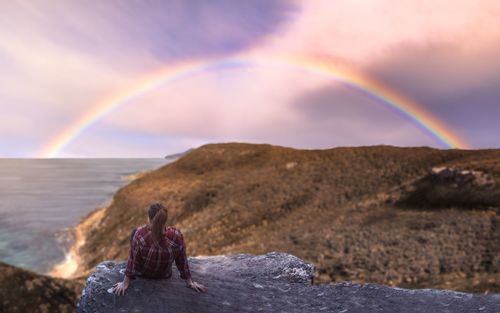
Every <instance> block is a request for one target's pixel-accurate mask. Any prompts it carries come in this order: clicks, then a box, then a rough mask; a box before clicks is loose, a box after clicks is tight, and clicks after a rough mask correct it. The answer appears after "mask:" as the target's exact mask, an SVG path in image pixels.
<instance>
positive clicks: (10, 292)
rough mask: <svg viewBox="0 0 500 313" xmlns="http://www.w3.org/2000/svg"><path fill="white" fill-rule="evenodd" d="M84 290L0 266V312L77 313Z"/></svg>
mask: <svg viewBox="0 0 500 313" xmlns="http://www.w3.org/2000/svg"><path fill="white" fill-rule="evenodd" d="M83 286H84V281H79V280H66V279H56V278H52V277H49V276H44V275H39V274H36V273H33V272H30V271H27V270H23V269H20V268H17V267H14V266H10V265H8V264H5V263H2V262H0V312H2V313H25V312H40V313H51V312H60V313H65V312H74V311H75V308H76V304H77V302H78V298H79V296H80V293H81V290H82V288H83Z"/></svg>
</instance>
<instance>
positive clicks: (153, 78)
mask: <svg viewBox="0 0 500 313" xmlns="http://www.w3.org/2000/svg"><path fill="white" fill-rule="evenodd" d="M244 66H245V67H273V68H282V69H288V70H290V69H292V70H302V71H305V72H308V73H311V74H314V75H323V76H326V77H329V78H331V79H333V80H336V81H339V82H342V83H344V84H346V85H348V86H350V87H352V88H354V89H356V90H358V91H360V92H362V93H365V94H367V95H368V96H371V97H373V98H375V99H377V100H379V102H381V103H384V104H385V105H387V106H389V107H390V108H392V109H395V110H396V111H398V112H399V113H401V114H402V115H404V116H406V117H407V118H408V119H409V120H411V121H412V122H413V123H414V124H415V125H417V126H418V127H419V128H420V129H422V130H423V131H424V132H426V133H427V134H429V135H430V136H432V137H433V138H435V139H436V140H437V141H438V142H439V143H441V145H443V146H444V147H446V148H462V149H466V148H468V145H467V143H465V141H464V140H463V139H461V138H459V137H458V136H457V135H456V134H455V133H454V132H453V131H452V130H451V129H450V128H449V127H448V126H447V125H445V123H443V122H442V121H440V120H439V119H438V118H436V117H435V116H433V115H431V114H430V113H429V112H427V111H425V110H424V109H423V108H421V107H420V106H419V105H417V104H416V103H415V102H413V101H411V100H410V99H408V98H405V97H403V96H402V95H400V94H398V93H397V92H396V91H394V90H391V89H389V88H388V87H386V86H384V85H382V84H380V83H378V82H376V81H374V80H373V79H371V78H369V77H368V76H366V75H362V74H361V73H357V72H355V71H353V70H350V69H347V68H344V67H341V66H339V65H337V64H335V63H332V62H330V61H328V60H324V59H318V58H315V59H309V58H297V57H281V58H279V59H273V58H269V57H266V58H251V57H248V58H229V59H222V60H216V61H203V62H200V61H194V62H193V61H191V62H187V63H184V64H177V65H174V66H168V67H166V68H165V69H162V70H159V71H157V72H155V73H152V74H149V75H146V76H145V77H143V78H141V79H139V80H137V82H136V83H134V84H133V85H132V86H129V87H128V88H125V89H123V90H119V91H118V92H115V93H113V94H111V95H109V96H108V97H105V98H103V99H102V100H100V101H98V102H97V103H96V104H95V105H93V106H92V107H91V109H90V110H88V111H87V112H85V113H84V114H83V115H82V116H81V117H80V118H78V119H77V120H76V121H74V122H73V123H72V124H70V125H69V126H68V127H66V128H65V129H64V130H63V131H61V132H60V133H59V134H58V135H57V136H55V137H54V138H53V139H52V140H50V141H49V143H48V144H47V145H46V146H45V147H44V148H43V149H42V151H41V152H40V153H39V155H40V156H41V157H48V158H51V157H56V156H58V155H59V154H60V153H61V152H62V151H63V150H64V148H66V147H67V146H68V145H69V144H70V143H71V142H73V141H74V140H75V139H77V138H78V137H79V136H80V135H81V134H82V133H84V132H85V131H86V130H87V129H89V128H90V127H91V126H92V125H94V124H95V123H97V122H98V121H100V120H101V119H103V118H104V117H105V116H107V115H108V114H110V113H112V112H113V111H114V110H117V109H119V108H120V107H122V106H124V105H126V104H127V103H130V102H131V101H133V100H134V99H137V98H140V97H141V96H142V95H144V94H146V93H148V92H150V91H151V90H153V89H155V88H157V87H159V86H165V85H167V84H169V83H172V82H175V81H178V80H180V79H184V78H187V77H189V76H192V75H196V74H199V73H203V72H207V71H212V70H217V69H223V68H228V67H244Z"/></svg>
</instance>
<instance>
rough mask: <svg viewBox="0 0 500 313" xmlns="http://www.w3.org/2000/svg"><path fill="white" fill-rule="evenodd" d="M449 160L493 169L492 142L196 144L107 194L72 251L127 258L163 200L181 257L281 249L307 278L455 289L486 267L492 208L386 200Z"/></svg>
mask: <svg viewBox="0 0 500 313" xmlns="http://www.w3.org/2000/svg"><path fill="white" fill-rule="evenodd" d="M448 164H451V165H455V166H457V165H460V166H462V167H464V168H470V169H476V170H478V169H479V170H483V171H486V172H488V173H490V174H491V175H493V176H494V177H495V178H496V179H498V178H499V177H500V175H499V174H500V151H497V150H481V151H460V150H447V151H444V150H436V149H430V148H396V147H390V146H374V147H359V148H336V149H326V150H297V149H292V148H286V147H280V146H272V145H267V144H261V145H258V144H245V143H225V144H209V145H204V146H202V147H200V148H198V149H195V150H193V151H191V152H190V153H188V154H187V155H185V156H183V157H182V158H180V159H178V160H177V161H175V162H173V163H171V164H169V165H167V166H165V167H163V168H161V169H158V170H157V171H154V172H151V173H147V174H146V175H144V176H142V177H140V178H139V179H137V180H135V181H133V182H131V183H130V184H129V185H128V186H126V187H124V188H122V189H121V190H119V191H118V192H117V193H116V194H115V197H114V199H113V203H112V204H111V206H110V207H109V208H107V209H106V211H105V214H104V217H103V219H102V220H101V222H100V223H101V224H100V227H99V228H95V229H94V230H92V231H91V232H90V233H89V234H88V235H87V238H86V242H85V244H84V245H83V247H82V249H81V250H80V252H81V256H82V259H83V261H84V268H83V269H82V270H88V269H91V268H92V267H93V266H95V265H96V264H97V263H98V262H100V261H102V260H105V259H126V258H127V254H128V248H129V247H128V244H129V241H128V239H129V235H130V231H131V229H132V228H134V227H136V226H138V225H140V224H144V223H146V221H147V215H146V210H147V206H148V204H149V203H151V202H153V201H162V202H163V203H164V204H166V205H167V207H168V208H169V223H170V224H174V225H176V226H178V227H180V228H181V229H182V231H183V232H184V234H185V237H186V240H187V243H188V254H190V255H197V254H204V255H206V254H224V253H237V252H246V253H264V252H267V251H285V252H290V253H293V254H296V255H298V256H299V257H302V258H304V259H306V260H308V261H310V262H313V263H314V264H315V266H316V267H317V277H316V281H318V282H329V281H340V280H352V281H357V282H367V281H369V282H377V283H385V284H388V285H399V286H403V285H404V286H407V287H408V286H410V287H411V286H413V287H419V286H424V285H425V286H429V287H437V288H448V289H458V290H462V289H464V286H465V285H466V282H467V281H468V279H471V278H470V277H472V276H473V275H480V276H481V277H490V278H491V277H493V278H494V277H497V276H494V275H495V273H498V271H499V269H500V268H499V266H500V265H499V264H500V262H499V261H500V260H499V259H498V258H499V257H498V256H499V255H500V253H498V252H500V251H498V249H499V248H498V247H499V246H500V244H499V243H500V237H499V231H500V230H499V229H498V227H497V225H498V222H499V215H498V210H499V208H498V206H495V203H493V206H491V203H488V205H487V206H486V207H487V208H486V209H484V208H483V210H481V211H477V210H463V209H460V208H455V205H456V203H452V202H450V204H451V208H444V209H440V210H435V208H434V207H433V203H432V202H430V203H426V204H425V205H423V206H422V207H418V206H417V207H416V209H407V208H401V207H399V206H397V205H396V203H398V201H399V200H400V199H402V197H408V195H409V193H410V192H412V191H415V190H418V188H417V187H418V186H417V185H416V184H417V183H418V182H420V181H421V179H424V177H426V175H428V173H429V170H430V169H431V168H432V167H433V166H438V165H448ZM475 192H476V191H475V190H471V191H470V195H473V194H474V193H475ZM451 196H453V197H455V195H447V197H448V198H446V197H444V198H443V199H447V200H446V201H451V200H452V199H453V197H451ZM450 197H451V198H450ZM417 198H418V197H417ZM443 199H441V200H443ZM481 199H483V198H482V196H481V197H477V199H476V200H474V201H475V202H474V203H473V204H472V207H474V206H476V205H479V204H481V203H480V202H481ZM461 277H462V278H461ZM479 281H483V282H484V284H482V283H478V284H476V285H475V287H474V288H475V289H474V290H475V291H486V290H490V291H491V290H497V291H500V282H498V281H497V280H496V278H494V281H493V282H491V279H489V280H488V279H486V278H485V279H481V280H479ZM450 282H452V284H451V285H450V284H449V283H450Z"/></svg>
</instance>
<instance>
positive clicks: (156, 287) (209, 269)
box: [77, 252, 500, 313]
mask: <svg viewBox="0 0 500 313" xmlns="http://www.w3.org/2000/svg"><path fill="white" fill-rule="evenodd" d="M189 264H190V268H191V272H192V275H193V278H194V280H195V281H198V282H200V283H202V284H204V285H205V286H206V287H207V288H208V291H207V292H206V293H196V292H195V291H194V290H191V289H189V288H187V287H186V285H185V283H184V281H182V280H181V279H180V278H179V274H178V272H177V271H176V270H174V274H173V275H172V278H170V279H144V278H137V279H135V280H133V281H132V282H131V284H130V286H129V288H128V290H127V292H126V294H125V296H116V295H114V294H113V293H112V292H111V288H112V286H113V284H115V283H116V282H119V281H122V279H123V273H124V270H125V266H126V263H125V262H115V261H105V262H102V263H100V264H99V265H98V266H97V267H96V270H95V272H94V273H93V274H92V275H91V276H90V277H89V278H88V279H87V282H86V286H85V288H84V290H83V292H82V295H81V298H80V302H79V304H78V310H77V311H78V312H79V313H90V312H92V313H100V312H103V313H104V312H148V313H156V312H343V313H344V312H345V313H347V312H426V313H433V312H492V313H493V312H500V295H473V294H466V293H461V292H453V291H447V290H432V289H421V290H409V289H401V288H391V287H386V286H381V285H376V284H352V283H348V282H341V283H337V284H328V285H327V284H325V285H312V277H313V273H314V267H313V266H312V265H311V264H310V263H306V262H304V261H302V260H301V259H299V258H297V257H295V256H293V255H290V254H286V253H277V252H271V253H268V254H265V255H249V254H235V255H226V256H205V257H194V258H189Z"/></svg>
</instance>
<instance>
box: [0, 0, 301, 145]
mask: <svg viewBox="0 0 500 313" xmlns="http://www.w3.org/2000/svg"><path fill="white" fill-rule="evenodd" d="M0 10H1V11H2V14H3V18H2V20H0V68H1V71H0V72H1V74H0V106H1V108H2V111H3V114H4V116H6V117H7V116H9V117H11V120H12V121H15V120H18V119H20V118H28V119H29V120H30V122H31V124H32V125H37V127H36V132H35V130H34V129H35V128H25V127H22V126H21V124H17V123H5V124H3V125H0V133H2V132H3V133H11V134H12V136H24V135H26V136H27V137H29V136H31V137H32V138H36V139H37V140H35V141H33V140H30V145H33V142H35V145H34V146H31V149H32V153H35V151H38V150H39V149H40V147H42V146H44V144H45V143H46V142H48V141H49V140H50V139H51V138H52V137H54V136H55V135H57V134H58V133H59V132H60V131H62V130H63V129H65V128H66V127H67V126H68V125H70V124H71V123H73V121H74V120H76V119H78V117H79V116H81V115H82V114H84V113H85V112H86V111H88V110H89V109H90V108H91V107H92V105H94V104H95V102H96V101H98V100H99V99H102V98H103V97H105V96H107V95H108V94H109V93H110V92H112V91H114V90H117V89H119V88H122V86H127V85H130V83H131V82H132V81H134V80H135V79H137V77H140V76H143V75H145V74H146V73H149V72H151V71H153V70H155V69H157V68H159V67H165V66H166V65H168V64H174V63H177V62H179V61H182V60H185V59H192V58H206V57H213V56H215V55H223V54H226V53H233V52H237V51H240V50H242V49H245V48H247V47H249V46H252V45H255V44H257V43H258V42H259V40H260V39H261V38H262V37H265V36H267V35H269V34H270V33H272V32H273V31H274V30H275V29H277V28H279V27H282V26H283V25H284V24H285V23H286V22H287V20H288V19H289V18H290V14H292V13H293V10H294V6H293V5H292V4H290V3H289V2H285V1H282V0H273V1H260V0H256V1H245V2H239V1H238V2H236V1H212V2H210V4H208V2H205V1H152V2H148V3H144V2H123V1H105V2H95V3H93V4H91V5H90V4H89V2H65V1H61V2H58V3H54V2H52V1H37V2H14V1H12V2H2V3H0ZM4 142H5V141H4ZM1 144H3V142H2V143H1ZM24 150H26V149H24Z"/></svg>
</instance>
